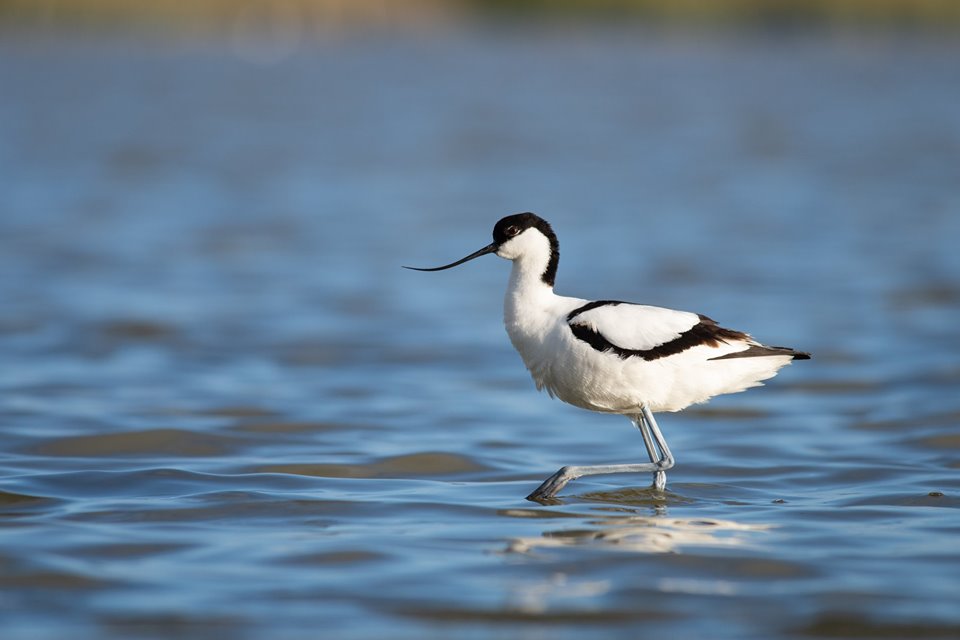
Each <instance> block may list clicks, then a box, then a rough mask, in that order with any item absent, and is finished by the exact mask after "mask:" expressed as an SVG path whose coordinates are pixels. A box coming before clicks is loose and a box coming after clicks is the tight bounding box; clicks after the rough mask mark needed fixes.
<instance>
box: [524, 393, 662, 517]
mask: <svg viewBox="0 0 960 640" xmlns="http://www.w3.org/2000/svg"><path fill="white" fill-rule="evenodd" d="M630 419H631V421H633V423H634V424H635V425H636V426H637V428H638V429H640V435H641V436H643V443H644V445H645V446H646V448H647V454H648V455H649V456H650V462H647V463H642V464H598V465H591V466H584V467H576V466H566V467H562V468H561V469H560V470H559V471H557V472H556V473H555V474H553V475H552V476H550V477H549V478H547V479H546V480H544V481H543V484H541V485H540V486H539V487H537V489H536V490H535V491H534V492H533V493H531V494H530V495H528V496H527V500H532V501H534V502H541V501H543V500H549V499H551V498H553V497H554V496H555V495H557V493H559V491H560V490H561V489H563V488H564V487H565V486H566V485H567V483H568V482H570V481H571V480H576V479H577V478H582V477H583V476H596V475H603V474H608V473H650V472H652V473H653V474H654V475H653V487H654V488H655V489H657V490H663V488H664V487H665V486H666V484H667V474H666V471H667V469H670V468H671V467H673V463H674V460H673V455H671V453H670V449H669V448H668V447H667V443H666V441H665V440H664V439H663V434H662V433H660V427H658V426H657V422H656V420H654V418H653V413H652V412H651V411H650V410H649V409H648V408H647V407H646V406H644V407H643V409H642V413H641V414H639V415H636V416H631V418H630ZM658 450H659V453H658Z"/></svg>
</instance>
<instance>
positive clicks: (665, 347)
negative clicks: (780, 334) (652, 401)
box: [568, 301, 783, 362]
mask: <svg viewBox="0 0 960 640" xmlns="http://www.w3.org/2000/svg"><path fill="white" fill-rule="evenodd" d="M603 304H619V303H618V302H611V301H600V302H591V303H590V304H588V305H584V306H583V307H581V308H580V309H577V310H575V311H573V312H571V314H570V315H569V316H568V318H570V319H573V318H574V317H576V315H577V314H579V313H583V312H584V311H589V309H588V308H587V307H589V308H590V309H595V308H596V307H599V306H602V305H603ZM590 305H593V306H590ZM569 326H570V331H572V332H573V335H574V336H575V337H576V338H578V339H580V340H583V341H584V342H586V343H587V344H589V345H590V346H591V347H593V348H594V349H596V350H597V351H601V352H612V353H613V354H615V355H616V356H617V357H619V358H620V359H621V360H626V359H627V358H633V357H636V358H643V359H644V360H646V361H648V362H649V361H652V360H659V359H660V358H666V357H667V356H672V355H676V354H678V353H682V352H683V351H686V350H687V349H692V348H693V347H697V346H700V345H706V346H710V347H718V346H720V344H721V343H724V344H726V343H727V342H729V341H731V340H749V339H750V336H748V335H747V334H745V333H742V332H740V331H734V330H732V329H724V328H723V327H720V326H718V325H717V323H716V322H714V321H713V320H711V319H710V318H708V317H707V316H704V315H701V316H700V322H698V323H697V324H695V325H694V326H692V327H691V328H689V329H687V330H686V331H684V332H683V333H681V334H680V335H679V336H677V337H676V338H674V339H673V340H670V341H669V342H664V343H663V344H660V345H657V346H655V347H651V348H649V349H624V348H623V347H618V346H617V345H615V344H613V343H612V342H610V341H609V340H607V339H606V338H605V337H603V335H601V334H600V333H599V332H597V331H594V330H593V329H591V328H590V327H588V326H586V325H582V324H576V323H573V324H570V325H569ZM766 355H772V354H766ZM778 355H783V354H778Z"/></svg>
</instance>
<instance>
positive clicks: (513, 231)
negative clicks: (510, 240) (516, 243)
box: [504, 224, 520, 237]
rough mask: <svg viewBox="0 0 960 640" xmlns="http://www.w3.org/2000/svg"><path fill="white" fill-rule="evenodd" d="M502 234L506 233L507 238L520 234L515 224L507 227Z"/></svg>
mask: <svg viewBox="0 0 960 640" xmlns="http://www.w3.org/2000/svg"><path fill="white" fill-rule="evenodd" d="M504 233H506V234H507V235H508V236H511V237H512V236H515V235H517V234H518V233H520V227H518V226H517V225H515V224H512V225H510V226H509V227H507V230H506V231H505V232H504Z"/></svg>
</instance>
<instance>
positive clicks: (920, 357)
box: [0, 31, 960, 640]
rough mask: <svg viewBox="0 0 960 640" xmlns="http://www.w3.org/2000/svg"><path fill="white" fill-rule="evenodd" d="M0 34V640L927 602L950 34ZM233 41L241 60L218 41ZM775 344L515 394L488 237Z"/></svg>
mask: <svg viewBox="0 0 960 640" xmlns="http://www.w3.org/2000/svg"><path fill="white" fill-rule="evenodd" d="M243 54H244V51H243V50H241V49H237V47H236V46H235V45H234V44H231V43H228V42H224V43H222V44H216V43H214V44H204V45H200V44H187V45H184V44H180V45H173V44H170V43H164V42H151V41H147V42H134V41H132V40H125V39H121V38H112V39H106V40H101V41H99V42H96V43H94V42H93V41H90V40H71V39H62V40H59V41H53V40H37V39H31V38H26V37H19V36H16V37H14V36H11V37H8V38H6V39H5V40H4V41H3V42H2V44H0V77H2V79H3V85H4V91H3V94H4V97H3V98H2V99H0V140H3V143H2V144H0V187H2V194H3V196H2V205H0V209H2V212H0V243H2V251H0V299H2V300H3V312H2V315H0V358H2V363H3V366H2V368H0V389H2V394H0V433H2V436H3V449H2V453H0V514H2V516H3V517H2V519H0V527H2V528H0V540H2V544H0V566H2V567H3V571H2V572H0V573H2V575H0V629H2V635H3V637H4V638H31V639H32V638H65V637H70V638H75V639H81V640H82V639H84V638H138V637H145V638H154V637H173V636H176V637H183V638H205V637H232V638H267V637H269V638H306V637H317V634H319V633H321V630H322V635H325V636H327V637H342V638H351V637H353V638H374V637H378V638H379V637H387V636H389V637H397V638H447V637H454V636H456V637H458V638H461V637H462V638H472V637H477V638H481V637H483V638H485V637H491V636H497V637H499V636H503V637H519V638H528V637H529V638H544V637H550V638H554V639H561V638H575V637H576V638H580V637H598V636H603V635H608V636H617V637H637V636H640V635H647V634H649V635H653V634H658V635H660V634H671V635H673V636H675V637H712V638H770V637H791V638H792V637H798V638H801V637H802V638H807V637H810V638H817V637H864V638H867V637H904V638H906V637H910V638H940V637H943V638H946V637H957V636H960V608H958V607H957V594H958V593H960V571H958V566H960V564H958V561H960V552H958V548H960V547H958V544H957V540H958V534H960V519H958V516H957V513H958V512H957V507H958V506H960V499H958V496H960V475H958V474H960V456H958V452H960V429H958V425H960V393H958V389H960V363H958V357H957V356H958V353H960V252H958V251H957V250H956V239H957V238H960V191H958V188H957V185H958V184H960V173H958V171H960V110H958V109H957V105H958V104H960V65H957V64H956V61H957V59H958V54H960V51H958V49H957V47H956V45H955V44H953V43H949V42H946V41H942V42H940V41H924V40H921V39H919V38H914V37H906V36H900V37H894V36H890V37H877V38H853V37H836V38H831V39H826V38H772V37H770V38H746V39H735V38H732V37H726V38H721V37H702V36H701V37H694V36H689V35H686V36H684V35H676V36H653V35H650V34H643V33H629V34H628V33H615V34H611V33H605V32H594V31H582V32H581V31H572V32H565V33H562V34H548V33H543V34H523V35H521V34H515V35H494V34H470V35H457V34H450V35H443V36H431V37H425V38H416V39H415V38H412V37H389V38H386V37H373V36H368V37H358V38H348V39H342V40H336V41H330V42H317V43H314V44H310V45H304V46H302V47H301V48H300V49H299V50H297V51H295V52H293V53H292V54H291V55H290V56H288V57H283V58H281V59H279V60H276V61H275V62H274V63H273V64H263V61H262V60H260V62H256V60H259V59H258V58H256V57H255V56H254V57H251V56H249V55H243ZM251 60H254V62H251ZM522 210H533V211H536V212H538V213H540V214H541V215H543V216H544V217H546V218H548V219H549V220H550V221H551V222H552V223H553V225H554V227H555V229H556V230H557V232H558V234H559V237H560V241H561V248H562V260H561V263H560V272H559V278H558V290H559V291H560V292H561V293H564V294H568V295H576V296H581V297H587V298H594V297H600V298H619V299H627V300H636V301H642V302H646V303H652V304H660V305H666V306H673V307H677V308H682V309H689V310H692V311H697V312H700V313H705V314H707V315H710V316H711V317H713V318H716V319H717V320H719V321H720V322H721V323H722V324H724V325H726V326H730V327H733V328H737V329H742V330H748V331H750V332H752V333H753V334H754V335H756V336H757V337H758V338H760V339H761V340H764V341H766V342H770V343H773V344H789V345H791V346H794V347H797V348H800V349H803V350H807V351H811V352H812V353H813V354H814V359H813V360H811V361H809V362H798V363H796V364H795V365H794V366H791V367H789V368H787V369H785V370H784V371H782V372H781V374H780V376H778V377H777V378H776V379H775V380H773V381H771V382H770V383H769V385H768V386H767V387H765V388H762V389H755V390H751V391H750V392H748V393H744V394H738V395H735V396H729V397H726V398H721V399H717V400H715V401H713V402H712V403H710V404H709V405H706V406H704V407H700V408H693V409H690V410H688V411H685V412H683V413H681V414H676V415H674V414H668V415H663V416H662V418H661V419H660V424H661V426H662V428H663V430H664V432H665V435H666V437H667V439H668V440H669V442H670V444H671V448H672V449H673V450H674V452H675V454H676V456H677V459H678V466H677V467H676V469H675V470H674V471H672V472H671V473H670V474H669V475H668V479H669V486H668V491H667V492H666V493H664V494H657V493H654V492H651V491H650V490H649V489H648V484H649V480H650V479H649V478H648V477H645V476H644V477H636V476H611V477H595V478H584V479H581V480H578V481H576V482H574V483H572V484H571V485H569V486H568V488H567V489H566V490H565V491H564V492H563V494H562V497H561V499H560V500H559V501H558V503H557V504H551V505H539V504H536V503H531V502H527V501H526V500H524V498H523V497H524V496H525V495H527V493H529V491H531V490H532V489H533V488H534V487H536V486H537V484H538V483H539V482H540V481H541V480H542V479H543V478H545V477H546V476H547V475H549V474H550V473H552V472H553V471H555V470H556V468H557V467H559V466H561V465H563V464H572V463H577V464H591V463H605V462H631V461H639V460H642V459H643V457H644V452H643V445H642V442H641V439H640V438H639V436H638V435H637V434H636V433H635V431H634V430H633V428H632V427H631V426H630V424H629V422H628V421H627V420H625V419H623V418H619V417H616V416H603V415H595V414H591V413H588V412H584V411H581V410H578V409H574V408H572V407H567V406H565V405H563V404H561V403H558V402H555V401H551V400H550V399H549V398H547V397H546V396H545V395H541V394H537V393H536V391H535V390H534V388H533V384H532V382H531V381H530V380H529V378H528V376H527V374H526V373H525V372H524V370H523V367H522V364H521V362H520V360H519V357H518V356H517V355H516V354H515V353H514V352H513V351H512V349H511V348H510V345H509V342H508V340H507V338H506V335H505V334H504V332H503V329H502V326H501V324H500V317H501V310H500V305H501V300H502V294H503V287H504V284H505V281H506V274H507V271H508V265H507V264H506V263H504V262H503V261H501V260H498V259H496V258H495V257H488V258H485V259H483V260H478V261H475V262H472V263H470V264H469V265H464V266H463V267H461V268H459V269H457V270H454V271H449V272H444V273H442V274H424V273H414V272H409V271H404V270H401V269H400V268H399V265H401V264H416V265H432V264H442V263H445V262H449V261H450V260H453V259H456V258H459V257H460V256H462V255H466V254H467V253H469V252H470V251H473V250H475V249H477V248H479V247H481V246H483V245H485V244H487V243H488V242H489V233H490V230H491V228H492V226H493V223H494V222H495V221H496V220H497V219H498V218H500V217H501V216H503V215H506V214H508V213H513V212H516V211H522Z"/></svg>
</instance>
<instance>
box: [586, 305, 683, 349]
mask: <svg viewBox="0 0 960 640" xmlns="http://www.w3.org/2000/svg"><path fill="white" fill-rule="evenodd" d="M700 322H701V318H700V316H699V315H697V314H696V313H690V312H688V311H675V310H673V309H664V308H663V307H652V306H648V305H642V304H632V303H629V302H619V301H616V300H601V301H598V302H591V303H588V304H585V305H583V306H581V307H578V308H577V309H574V310H573V311H571V312H570V313H569V314H568V315H567V323H568V324H569V325H570V328H571V330H572V331H573V333H574V335H575V336H576V337H578V338H580V339H581V340H585V341H586V342H588V343H590V344H591V346H593V347H594V348H596V349H598V350H600V351H606V350H609V349H610V348H611V347H614V348H616V349H619V350H622V351H628V352H646V351H650V350H652V349H656V348H657V347H659V346H661V345H664V344H667V343H669V342H672V341H674V340H677V339H678V338H680V336H681V335H683V334H684V333H686V332H688V331H690V330H691V329H692V328H693V327H695V326H697V325H698V324H700ZM604 347H605V348H604ZM631 355H636V354H631Z"/></svg>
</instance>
